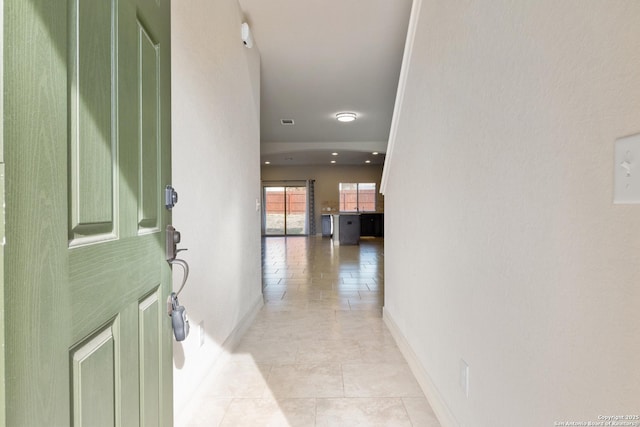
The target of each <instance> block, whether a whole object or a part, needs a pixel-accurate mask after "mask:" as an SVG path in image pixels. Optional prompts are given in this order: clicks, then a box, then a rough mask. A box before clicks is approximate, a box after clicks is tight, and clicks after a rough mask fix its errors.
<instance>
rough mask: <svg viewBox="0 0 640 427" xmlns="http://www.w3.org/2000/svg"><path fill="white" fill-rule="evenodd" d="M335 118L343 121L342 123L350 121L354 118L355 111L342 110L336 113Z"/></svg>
mask: <svg viewBox="0 0 640 427" xmlns="http://www.w3.org/2000/svg"><path fill="white" fill-rule="evenodd" d="M336 119H338V121H339V122H344V123H347V122H352V121H354V120H355V119H356V113H351V112H348V111H344V112H342V113H338V114H336Z"/></svg>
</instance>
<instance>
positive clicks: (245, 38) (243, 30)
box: [240, 22, 253, 48]
mask: <svg viewBox="0 0 640 427" xmlns="http://www.w3.org/2000/svg"><path fill="white" fill-rule="evenodd" d="M240 36H241V37H242V43H244V45H245V46H246V47H248V48H252V47H253V36H252V35H251V29H250V28H249V24H247V23H246V22H243V23H242V25H241V26H240Z"/></svg>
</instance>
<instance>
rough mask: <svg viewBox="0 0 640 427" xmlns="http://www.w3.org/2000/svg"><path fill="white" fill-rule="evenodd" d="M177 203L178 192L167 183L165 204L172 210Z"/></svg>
mask: <svg viewBox="0 0 640 427" xmlns="http://www.w3.org/2000/svg"><path fill="white" fill-rule="evenodd" d="M176 203H178V192H177V191H176V189H175V188H173V187H172V186H170V185H167V186H166V187H165V188H164V206H165V207H166V208H167V210H171V209H173V207H174V206H175V205H176Z"/></svg>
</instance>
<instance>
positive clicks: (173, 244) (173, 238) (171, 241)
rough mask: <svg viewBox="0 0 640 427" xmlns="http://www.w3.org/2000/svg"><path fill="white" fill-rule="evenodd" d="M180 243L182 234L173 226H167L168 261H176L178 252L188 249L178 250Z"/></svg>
mask: <svg viewBox="0 0 640 427" xmlns="http://www.w3.org/2000/svg"><path fill="white" fill-rule="evenodd" d="M178 243H180V232H179V231H178V230H176V229H175V228H174V227H173V225H167V241H166V253H167V261H169V262H171V261H173V260H175V259H176V256H177V255H178V252H180V251H186V249H178Z"/></svg>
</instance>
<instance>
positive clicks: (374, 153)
mask: <svg viewBox="0 0 640 427" xmlns="http://www.w3.org/2000/svg"><path fill="white" fill-rule="evenodd" d="M371 154H373V155H374V156H377V155H378V154H380V153H378V152H377V151H374V152H373V153H371Z"/></svg>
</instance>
